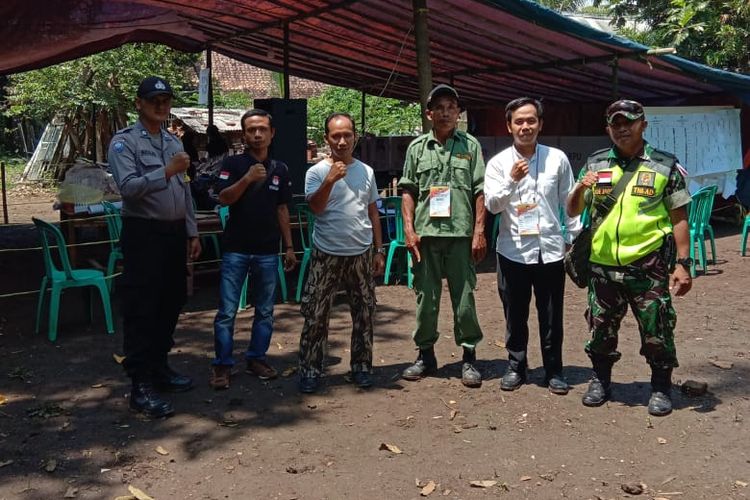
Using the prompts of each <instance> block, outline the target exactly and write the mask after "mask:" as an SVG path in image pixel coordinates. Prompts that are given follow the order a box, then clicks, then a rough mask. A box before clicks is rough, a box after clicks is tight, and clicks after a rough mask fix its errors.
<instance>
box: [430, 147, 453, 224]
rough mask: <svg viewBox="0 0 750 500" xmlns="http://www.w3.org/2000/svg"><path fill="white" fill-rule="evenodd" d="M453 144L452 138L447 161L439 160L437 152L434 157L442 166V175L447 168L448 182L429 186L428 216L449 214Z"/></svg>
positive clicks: (445, 216) (447, 215)
mask: <svg viewBox="0 0 750 500" xmlns="http://www.w3.org/2000/svg"><path fill="white" fill-rule="evenodd" d="M455 145H456V139H455V138H453V139H452V143H451V150H450V152H449V153H448V163H443V162H442V161H441V160H440V155H439V154H438V155H437V156H436V157H435V162H436V163H437V164H438V165H439V166H440V167H442V168H441V170H442V172H443V175H444V176H445V173H446V170H447V175H448V182H446V183H445V184H442V185H432V186H430V198H429V201H430V217H436V218H447V217H450V216H451V187H450V184H451V183H450V180H451V179H452V178H453V171H452V170H451V158H452V157H453V148H454V147H455ZM433 153H434V151H433ZM443 178H444V177H443ZM441 182H442V181H441Z"/></svg>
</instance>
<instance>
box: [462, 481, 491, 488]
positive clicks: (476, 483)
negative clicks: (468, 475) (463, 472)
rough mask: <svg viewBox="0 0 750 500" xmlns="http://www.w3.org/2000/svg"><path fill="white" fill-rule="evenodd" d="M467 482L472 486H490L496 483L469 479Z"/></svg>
mask: <svg viewBox="0 0 750 500" xmlns="http://www.w3.org/2000/svg"><path fill="white" fill-rule="evenodd" d="M469 484H470V485H471V486H472V487H473V488H492V487H493V486H495V485H496V484H497V481H469Z"/></svg>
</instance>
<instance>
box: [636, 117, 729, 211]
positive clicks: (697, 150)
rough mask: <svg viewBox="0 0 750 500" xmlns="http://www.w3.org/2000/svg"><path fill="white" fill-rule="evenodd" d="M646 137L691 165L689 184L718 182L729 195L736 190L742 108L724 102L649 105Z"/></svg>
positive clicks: (696, 186) (691, 187)
mask: <svg viewBox="0 0 750 500" xmlns="http://www.w3.org/2000/svg"><path fill="white" fill-rule="evenodd" d="M645 111H646V120H647V121H648V127H647V128H646V132H645V134H644V137H645V138H646V140H647V141H649V143H651V145H652V146H654V147H657V148H659V149H663V150H664V151H668V152H670V153H673V154H674V155H675V156H677V158H678V159H679V160H680V163H681V164H682V165H683V166H684V167H685V169H687V171H688V175H689V180H690V183H689V188H690V191H691V192H693V191H694V190H695V189H696V188H698V187H701V186H705V185H709V184H717V185H718V186H719V191H720V192H722V193H723V195H724V196H725V197H727V196H729V195H731V194H733V193H734V191H735V190H736V170H739V169H741V168H742V139H741V135H740V110H739V109H735V108H728V107H723V106H701V107H680V108H660V107H659V108H657V107H652V108H646V109H645Z"/></svg>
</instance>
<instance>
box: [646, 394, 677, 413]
mask: <svg viewBox="0 0 750 500" xmlns="http://www.w3.org/2000/svg"><path fill="white" fill-rule="evenodd" d="M648 413H649V414H650V415H653V416H655V417H663V416H665V415H669V414H670V413H672V397H671V396H670V395H669V393H668V392H661V391H653V392H652V393H651V398H650V399H649V400H648Z"/></svg>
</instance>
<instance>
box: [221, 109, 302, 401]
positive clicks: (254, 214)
mask: <svg viewBox="0 0 750 500" xmlns="http://www.w3.org/2000/svg"><path fill="white" fill-rule="evenodd" d="M240 124H241V125H242V132H243V137H244V140H245V143H246V145H247V148H246V149H245V152H244V153H243V154H240V155H235V156H230V157H227V158H225V159H224V161H223V163H222V166H221V170H220V174H219V179H220V185H219V202H220V203H221V204H222V205H228V206H229V220H228V221H227V224H226V228H225V230H224V241H223V255H222V261H221V285H220V295H221V297H220V300H219V310H218V312H217V313H216V319H215V320H214V344H215V349H216V358H215V359H214V361H213V363H212V369H211V378H210V381H209V383H210V385H211V387H213V388H214V389H227V388H228V387H229V379H230V374H231V371H232V366H234V360H233V359H232V347H233V336H234V320H235V317H236V316H237V306H238V305H239V302H240V294H241V292H242V284H243V283H244V281H245V277H246V276H247V275H248V271H249V273H250V278H251V280H252V283H253V286H252V288H253V292H254V295H253V302H254V304H255V318H254V320H253V327H252V333H251V336H250V345H249V346H248V349H247V352H246V353H245V358H246V360H247V372H248V373H251V374H253V375H256V376H257V377H258V378H260V379H261V380H267V379H271V378H274V377H276V376H277V373H276V370H274V369H273V367H271V366H270V365H269V364H268V363H267V362H266V351H267V350H268V346H269V344H270V342H271V334H272V333H273V302H274V296H275V293H276V269H277V266H278V252H279V237H280V236H281V237H283V240H284V269H285V270H290V269H292V268H293V267H294V266H295V264H296V263H297V259H296V257H295V255H294V248H293V247H292V233H291V230H290V228H289V209H288V208H287V204H288V203H289V202H290V201H291V199H292V189H291V182H290V181H289V170H288V168H287V166H286V165H285V164H284V163H282V162H280V161H276V160H272V159H270V158H269V157H268V148H269V146H270V145H271V140H272V139H273V135H274V128H273V122H272V118H271V115H270V114H268V113H267V112H266V111H263V110H260V109H251V110H250V111H248V112H246V113H245V114H244V115H243V116H242V119H241V120H240Z"/></svg>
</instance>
